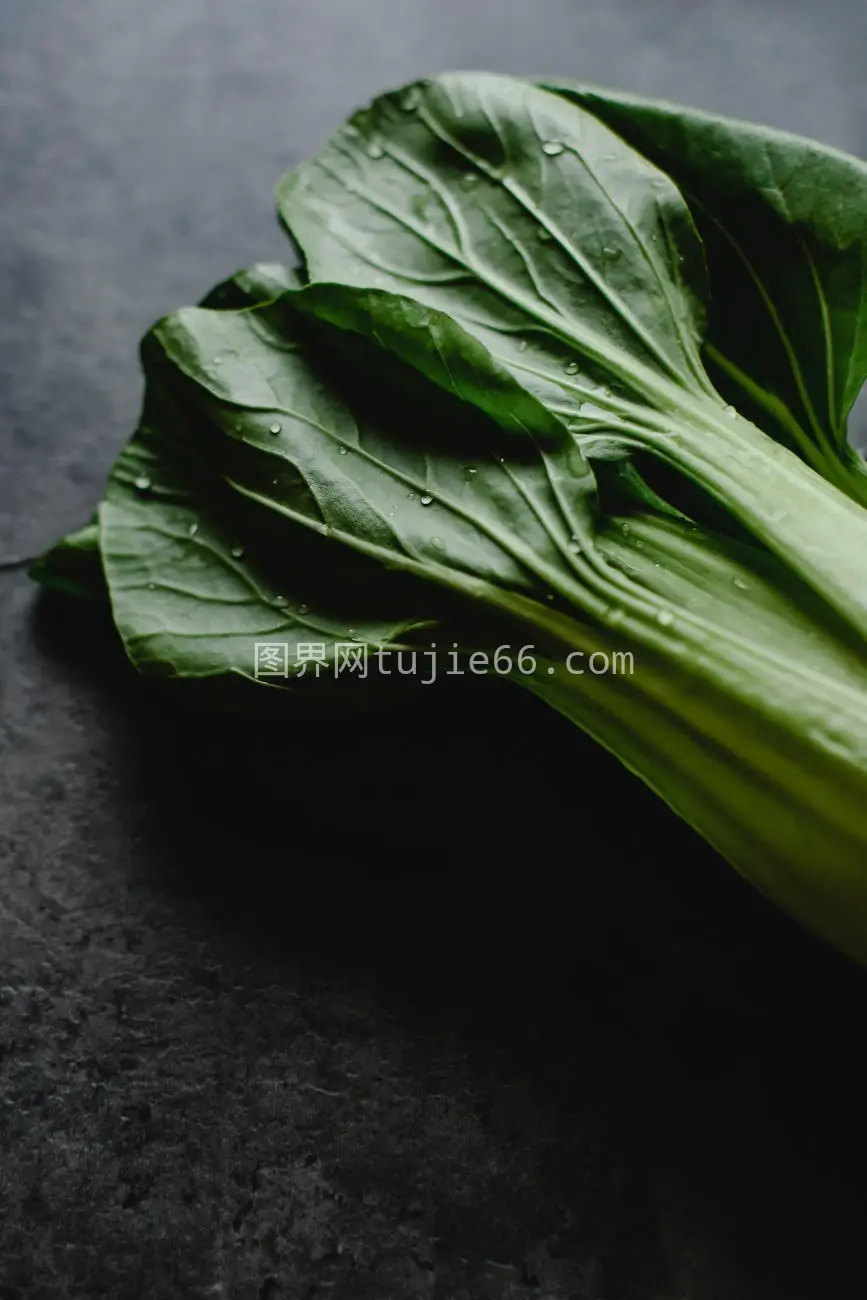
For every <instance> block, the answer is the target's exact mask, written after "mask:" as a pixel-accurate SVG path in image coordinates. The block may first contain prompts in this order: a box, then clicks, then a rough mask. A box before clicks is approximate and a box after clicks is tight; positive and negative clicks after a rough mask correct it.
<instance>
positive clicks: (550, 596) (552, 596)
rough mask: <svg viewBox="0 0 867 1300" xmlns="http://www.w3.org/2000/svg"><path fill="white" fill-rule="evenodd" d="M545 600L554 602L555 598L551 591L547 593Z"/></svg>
mask: <svg viewBox="0 0 867 1300" xmlns="http://www.w3.org/2000/svg"><path fill="white" fill-rule="evenodd" d="M545 599H546V600H555V599H556V597H555V595H554V593H553V591H549V592H548V594H547V596H546V597H545Z"/></svg>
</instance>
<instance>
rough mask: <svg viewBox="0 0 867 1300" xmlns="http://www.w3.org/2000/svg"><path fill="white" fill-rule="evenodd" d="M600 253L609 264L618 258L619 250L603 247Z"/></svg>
mask: <svg viewBox="0 0 867 1300" xmlns="http://www.w3.org/2000/svg"><path fill="white" fill-rule="evenodd" d="M602 253H603V256H605V257H607V258H608V260H609V262H613V261H614V260H615V259H616V258H618V257H619V256H620V249H619V248H610V247H605V248H603V250H602Z"/></svg>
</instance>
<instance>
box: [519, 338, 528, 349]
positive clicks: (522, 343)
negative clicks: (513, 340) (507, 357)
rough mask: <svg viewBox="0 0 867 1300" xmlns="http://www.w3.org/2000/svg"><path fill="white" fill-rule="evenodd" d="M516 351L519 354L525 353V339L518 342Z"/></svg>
mask: <svg viewBox="0 0 867 1300" xmlns="http://www.w3.org/2000/svg"><path fill="white" fill-rule="evenodd" d="M518 351H519V352H526V351H527V340H526V339H521V341H520V342H519V344H518Z"/></svg>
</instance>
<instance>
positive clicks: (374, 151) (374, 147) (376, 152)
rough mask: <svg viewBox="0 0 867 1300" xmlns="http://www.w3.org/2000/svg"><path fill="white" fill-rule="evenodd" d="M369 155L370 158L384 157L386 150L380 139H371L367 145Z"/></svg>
mask: <svg viewBox="0 0 867 1300" xmlns="http://www.w3.org/2000/svg"><path fill="white" fill-rule="evenodd" d="M367 156H368V158H383V157H384V156H385V150H384V149H383V147H382V145H381V144H380V143H379V141H378V140H371V141H370V144H369V145H368V146H367Z"/></svg>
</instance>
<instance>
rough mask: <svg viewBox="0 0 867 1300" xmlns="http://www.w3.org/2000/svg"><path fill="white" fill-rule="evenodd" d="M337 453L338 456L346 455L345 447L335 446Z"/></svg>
mask: <svg viewBox="0 0 867 1300" xmlns="http://www.w3.org/2000/svg"><path fill="white" fill-rule="evenodd" d="M337 454H338V456H345V455H346V448H345V447H338V448H337Z"/></svg>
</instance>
